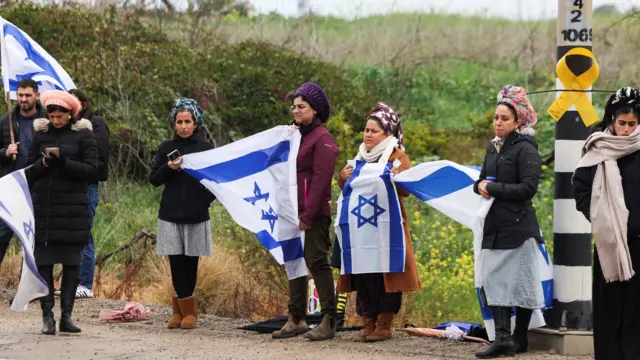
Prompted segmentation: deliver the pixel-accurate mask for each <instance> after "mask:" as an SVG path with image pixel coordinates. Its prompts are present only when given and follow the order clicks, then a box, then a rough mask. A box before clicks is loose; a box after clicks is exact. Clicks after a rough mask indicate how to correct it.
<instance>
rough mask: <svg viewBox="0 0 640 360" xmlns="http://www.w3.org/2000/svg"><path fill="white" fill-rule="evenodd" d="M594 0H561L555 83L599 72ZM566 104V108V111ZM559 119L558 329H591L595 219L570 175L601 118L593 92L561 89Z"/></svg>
mask: <svg viewBox="0 0 640 360" xmlns="http://www.w3.org/2000/svg"><path fill="white" fill-rule="evenodd" d="M592 14H593V13H592V2H591V0H558V33H557V58H558V66H557V73H558V77H557V78H556V89H558V90H560V89H572V90H577V89H582V90H588V89H590V88H591V85H592V84H593V82H594V81H595V79H596V78H597V76H598V66H597V62H596V61H595V58H594V57H593V54H592V53H591V50H592V35H593V34H592ZM565 110H566V111H565ZM548 112H549V114H550V115H551V116H552V117H554V118H555V119H556V120H557V124H556V135H555V192H554V195H555V196H554V203H553V260H554V268H553V281H554V303H553V309H552V310H551V311H549V312H547V314H545V316H546V320H547V322H548V325H549V326H551V327H552V328H554V329H559V330H561V331H562V330H564V329H572V330H590V329H591V328H592V320H591V313H592V305H591V287H592V286H591V279H592V274H591V262H592V255H591V253H592V250H591V224H590V223H589V222H588V221H587V220H586V219H585V217H584V216H583V215H582V214H581V213H580V212H578V211H577V210H576V205H575V200H574V198H573V185H572V184H571V178H572V176H573V172H574V170H575V168H576V166H577V165H578V162H579V161H580V154H581V152H580V151H581V148H582V146H583V144H584V141H585V140H586V138H587V137H588V135H589V134H590V132H591V131H590V129H589V128H588V125H591V124H592V123H593V122H594V121H596V120H597V114H595V110H594V109H593V106H592V105H591V93H585V92H566V91H565V92H563V91H558V93H557V94H556V101H555V102H554V104H553V105H552V106H551V107H550V108H549V110H548Z"/></svg>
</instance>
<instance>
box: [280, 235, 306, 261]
mask: <svg viewBox="0 0 640 360" xmlns="http://www.w3.org/2000/svg"><path fill="white" fill-rule="evenodd" d="M280 246H282V255H283V257H284V261H285V262H287V261H292V260H295V259H300V258H303V257H304V249H303V247H302V239H301V238H299V237H297V238H295V239H290V240H282V241H280Z"/></svg>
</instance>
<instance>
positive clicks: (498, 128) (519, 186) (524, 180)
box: [474, 86, 544, 359]
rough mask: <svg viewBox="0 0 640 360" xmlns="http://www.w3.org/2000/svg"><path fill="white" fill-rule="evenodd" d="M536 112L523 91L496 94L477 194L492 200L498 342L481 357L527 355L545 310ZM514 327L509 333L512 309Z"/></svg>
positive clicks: (489, 232) (490, 239)
mask: <svg viewBox="0 0 640 360" xmlns="http://www.w3.org/2000/svg"><path fill="white" fill-rule="evenodd" d="M536 120H537V119H536V111H535V110H534V109H533V107H532V106H531V103H530V102H529V100H528V99H527V93H526V91H525V90H524V89H523V88H519V87H515V86H506V87H505V88H504V89H503V90H502V91H501V92H500V93H499V94H498V106H497V107H496V112H495V115H494V122H493V123H494V131H495V134H496V137H495V138H494V139H493V140H492V141H491V142H490V143H489V146H488V147H487V154H486V156H485V159H484V165H483V166H482V171H481V173H480V178H479V180H478V181H477V182H476V184H475V185H474V191H475V192H476V193H478V194H480V195H482V196H483V197H485V198H494V199H495V200H494V202H493V204H492V206H491V209H490V210H489V213H488V214H487V217H486V219H485V223H484V237H483V240H482V270H481V271H482V279H483V280H482V282H483V283H482V288H481V295H482V296H483V298H484V300H485V303H486V304H487V305H488V306H490V307H491V311H492V313H493V320H494V324H495V341H494V343H493V344H491V345H490V346H489V347H488V348H486V349H485V350H483V351H480V352H478V353H476V357H478V358H482V359H488V358H495V357H498V356H501V355H507V356H513V355H514V354H515V353H521V352H526V351H527V345H528V341H527V331H528V328H529V322H530V320H531V315H532V313H533V310H535V309H539V308H542V307H544V293H543V289H542V284H541V281H540V270H539V268H538V267H539V265H538V262H537V256H538V251H539V250H538V242H539V241H542V237H541V236H540V228H539V227H538V219H537V217H536V211H535V209H534V208H533V205H532V203H531V199H532V198H533V196H534V195H535V194H536V191H537V189H538V182H539V180H540V173H541V171H542V169H541V162H540V154H539V153H538V145H537V144H536V141H535V140H534V138H533V134H534V133H535V132H534V131H533V129H532V128H531V126H533V124H535V122H536ZM513 307H515V308H516V324H515V332H514V333H513V337H512V335H511V308H513Z"/></svg>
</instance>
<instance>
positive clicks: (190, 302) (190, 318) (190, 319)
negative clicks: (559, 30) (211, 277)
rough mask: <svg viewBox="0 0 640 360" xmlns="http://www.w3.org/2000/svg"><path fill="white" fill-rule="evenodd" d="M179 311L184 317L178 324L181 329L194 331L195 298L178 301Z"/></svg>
mask: <svg viewBox="0 0 640 360" xmlns="http://www.w3.org/2000/svg"><path fill="white" fill-rule="evenodd" d="M178 305H179V306H180V311H181V312H182V315H183V316H184V317H183V318H182V322H181V323H180V328H181V329H195V328H197V327H198V304H197V303H196V297H195V296H189V297H187V298H184V299H178Z"/></svg>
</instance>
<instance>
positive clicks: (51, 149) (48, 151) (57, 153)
mask: <svg viewBox="0 0 640 360" xmlns="http://www.w3.org/2000/svg"><path fill="white" fill-rule="evenodd" d="M44 153H45V155H46V156H47V157H51V154H54V155H55V156H56V157H60V148H57V147H48V148H45V149H44Z"/></svg>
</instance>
